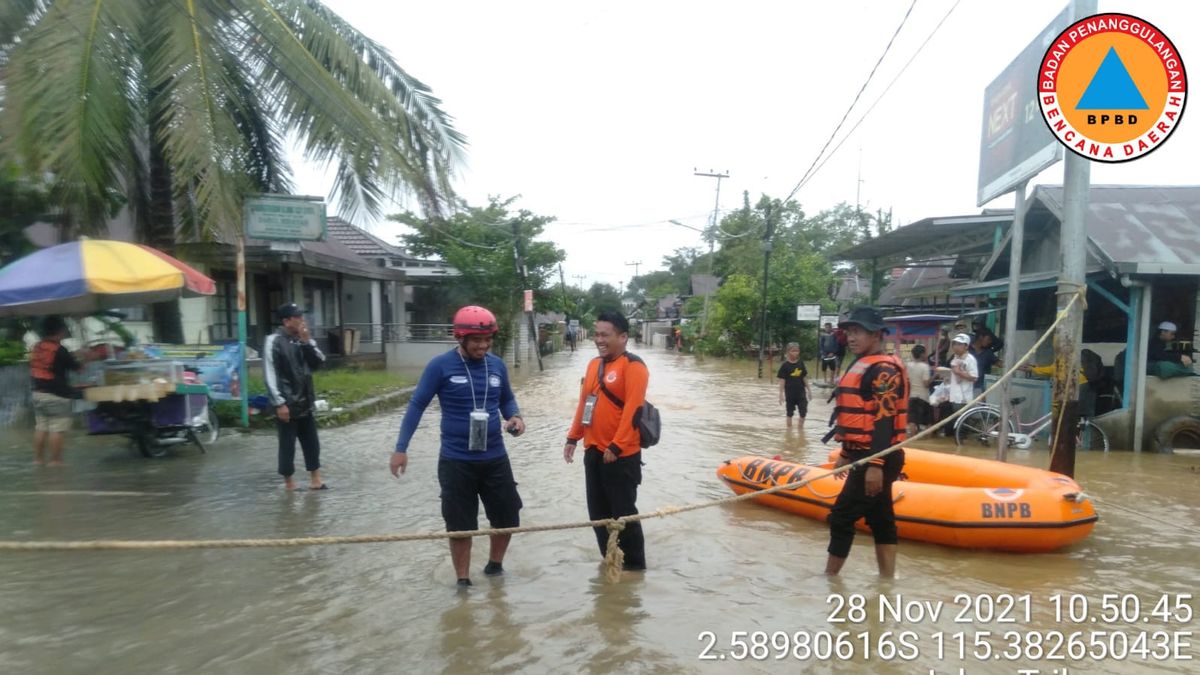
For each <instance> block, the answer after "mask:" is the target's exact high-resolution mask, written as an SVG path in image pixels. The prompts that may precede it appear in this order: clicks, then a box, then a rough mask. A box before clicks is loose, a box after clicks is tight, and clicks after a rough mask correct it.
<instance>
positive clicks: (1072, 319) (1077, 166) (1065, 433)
mask: <svg viewBox="0 0 1200 675" xmlns="http://www.w3.org/2000/svg"><path fill="white" fill-rule="evenodd" d="M1072 4H1073V5H1074V8H1073V9H1074V12H1073V16H1075V17H1083V16H1090V15H1092V14H1095V13H1096V0H1073V3H1072ZM1063 164H1064V169H1063V218H1062V229H1061V231H1060V237H1059V238H1060V239H1061V240H1062V244H1061V255H1062V257H1061V259H1060V261H1061V270H1060V271H1059V273H1058V309H1059V311H1062V309H1063V308H1064V307H1066V305H1067V303H1069V302H1070V301H1071V298H1073V297H1074V296H1075V294H1076V293H1078V292H1081V291H1085V289H1086V288H1087V286H1086V285H1085V284H1086V282H1087V279H1086V272H1085V269H1086V267H1087V227H1086V223H1085V220H1086V217H1087V204H1088V191H1089V190H1090V189H1091V179H1092V163H1091V160H1088V159H1084V158H1083V157H1080V156H1079V155H1077V154H1075V153H1074V152H1071V151H1070V150H1068V151H1067V152H1066V157H1065V159H1064V161H1063ZM1054 339H1055V343H1054V386H1053V392H1054V403H1053V405H1052V407H1051V412H1052V413H1053V415H1054V417H1053V418H1052V419H1053V422H1052V424H1051V427H1050V428H1051V429H1052V430H1053V431H1052V432H1051V433H1054V439H1053V443H1054V444H1053V446H1052V447H1051V448H1050V470H1051V471H1055V472H1058V473H1061V474H1064V475H1067V476H1071V477H1074V476H1075V431H1076V429H1078V427H1079V389H1078V384H1077V382H1078V380H1077V378H1078V377H1079V346H1080V343H1081V342H1082V341H1083V303H1082V302H1076V303H1075V304H1073V305H1071V309H1070V310H1069V312H1068V313H1067V318H1066V320H1065V321H1063V322H1062V323H1060V324H1059V325H1058V330H1057V331H1055V333H1054ZM1055 432H1057V433H1055Z"/></svg>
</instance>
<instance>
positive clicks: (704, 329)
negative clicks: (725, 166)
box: [692, 169, 729, 335]
mask: <svg viewBox="0 0 1200 675" xmlns="http://www.w3.org/2000/svg"><path fill="white" fill-rule="evenodd" d="M692 175H693V176H703V177H705V178H716V179H717V198H716V201H715V202H713V213H712V220H711V221H710V222H709V227H710V228H711V231H710V232H709V233H708V235H707V236H708V276H710V277H711V276H712V273H713V246H714V244H715V243H716V241H717V223H718V217H719V215H720V213H721V179H722V178H729V172H728V171H726V172H725V173H716V172H714V171H711V170H710V171H708V172H707V173H705V172H703V171H696V170H695V169H692ZM706 290H709V289H706ZM710 295H712V292H711V291H710V292H708V293H705V294H704V318H703V319H702V320H701V322H700V335H708V298H709V296H710Z"/></svg>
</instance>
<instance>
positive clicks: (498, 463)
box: [391, 306, 525, 587]
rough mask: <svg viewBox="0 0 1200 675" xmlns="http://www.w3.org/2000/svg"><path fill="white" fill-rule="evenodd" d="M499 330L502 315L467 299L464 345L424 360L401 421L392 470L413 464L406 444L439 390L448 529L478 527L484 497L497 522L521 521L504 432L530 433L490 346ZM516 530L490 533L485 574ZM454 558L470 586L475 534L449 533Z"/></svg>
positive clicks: (457, 327) (496, 567)
mask: <svg viewBox="0 0 1200 675" xmlns="http://www.w3.org/2000/svg"><path fill="white" fill-rule="evenodd" d="M497 330H498V327H497V324H496V317H495V315H493V314H492V313H491V312H490V311H488V310H486V309H484V308H483V307H476V306H468V307H463V308H462V309H460V310H458V312H457V313H456V314H455V315H454V337H455V339H456V340H458V347H456V348H454V350H452V351H449V352H446V353H445V354H442V355H441V356H437V357H435V358H434V359H433V360H431V361H430V362H429V364H428V365H426V366H425V372H424V373H423V374H422V375H421V381H420V382H419V383H417V389H416V391H414V392H413V396H412V399H410V400H409V402H408V410H407V411H406V412H405V414H404V420H403V422H402V423H401V425H400V437H399V438H398V439H396V451H395V452H394V453H392V460H391V470H392V475H393V476H396V477H397V478H398V477H399V476H400V474H402V473H404V470H405V469H406V468H407V466H408V445H409V442H410V441H411V440H412V437H413V433H414V432H416V430H417V425H418V424H420V422H421V415H422V414H423V413H424V412H425V408H426V407H428V406H429V404H430V403H431V402H432V401H433V397H434V396H436V397H437V399H438V402H439V403H440V404H441V406H442V440H441V454H440V456H439V458H438V481H439V482H440V483H441V486H442V517H443V518H444V519H445V521H446V531H447V532H463V531H468V530H476V529H479V502H480V501H481V500H482V501H483V509H484V512H485V513H487V517H488V522H490V523H491V526H492V527H493V528H496V529H499V528H506V527H518V526H520V524H521V518H520V511H521V506H522V504H521V496H520V494H518V493H517V483H516V480H514V479H513V473H512V466H511V464H509V461H508V452H507V451H506V450H505V449H504V436H503V431H508V432H509V433H511V434H512V435H514V436H520V435H521V434H522V433H524V432H525V422H524V421H523V420H522V419H521V415H520V409H519V408H518V407H517V399H516V396H515V395H514V394H513V391H512V386H511V384H510V383H509V379H508V368H507V367H505V365H504V361H502V360H501V359H500V358H499V357H498V356H496V355H495V354H490V353H489V352H488V350H490V349H491V347H492V339H493V338H494V337H495V335H496V331H497ZM511 538H512V535H509V534H503V535H492V536H491V551H490V555H489V557H488V564H487V566H486V567H484V568H483V573H484V574H486V575H488V576H498V575H501V574H504V566H503V562H504V553H505V551H507V550H508V542H509V539H511ZM450 561H451V562H452V563H453V564H454V572H455V574H456V575H457V576H458V585H459V586H463V587H465V586H470V585H471V578H470V572H469V570H470V567H471V539H470V538H469V537H468V538H464V539H451V540H450Z"/></svg>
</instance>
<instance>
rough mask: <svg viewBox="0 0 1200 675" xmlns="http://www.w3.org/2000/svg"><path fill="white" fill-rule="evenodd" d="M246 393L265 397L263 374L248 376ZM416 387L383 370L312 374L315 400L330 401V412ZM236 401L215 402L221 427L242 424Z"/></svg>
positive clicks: (335, 370) (339, 370) (238, 404)
mask: <svg viewBox="0 0 1200 675" xmlns="http://www.w3.org/2000/svg"><path fill="white" fill-rule="evenodd" d="M247 379H248V380H249V382H248V385H249V386H248V388H247V389H246V391H247V392H248V393H249V395H250V396H257V395H259V394H266V393H267V385H266V383H265V382H264V381H263V377H262V372H261V371H260V372H257V373H249V374H248V377H247ZM413 384H416V383H415V382H414V381H413V380H412V379H411V378H405V377H399V376H397V375H395V374H394V373H390V372H388V371H386V370H359V369H357V368H331V369H329V370H318V371H316V372H314V373H313V389H314V391H316V394H317V398H323V399H325V400H326V401H329V407H330V408H344V407H347V406H351V405H354V404H356V403H361V402H362V401H365V400H367V399H369V398H373V397H376V396H382V395H384V394H387V393H389V392H393V391H396V390H397V389H403V388H404V387H407V386H410V385H413ZM240 405H241V404H240V403H239V402H238V401H217V402H216V403H215V405H214V409H215V410H216V411H217V416H218V418H219V419H220V420H221V425H222V426H228V427H233V426H237V425H238V424H239V423H240V422H241V407H240Z"/></svg>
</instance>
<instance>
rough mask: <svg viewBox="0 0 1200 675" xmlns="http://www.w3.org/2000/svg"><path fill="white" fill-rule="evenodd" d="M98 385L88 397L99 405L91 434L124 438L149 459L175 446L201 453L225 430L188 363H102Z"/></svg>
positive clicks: (89, 429) (89, 417) (91, 412)
mask: <svg viewBox="0 0 1200 675" xmlns="http://www.w3.org/2000/svg"><path fill="white" fill-rule="evenodd" d="M92 371H93V372H94V373H95V374H94V375H93V377H94V378H96V380H97V381H96V384H95V385H94V386H90V387H88V388H86V389H85V390H84V392H83V397H84V400H86V401H89V402H91V403H94V404H95V408H93V409H92V410H89V411H88V412H87V432H88V434H91V435H97V434H125V435H127V436H129V438H130V440H131V441H132V443H133V446H134V448H135V449H137V451H138V452H140V453H141V454H142V455H143V456H145V457H160V456H162V455H164V454H166V452H167V449H168V448H169V447H171V446H173V445H179V444H182V443H189V442H190V443H193V444H195V445H196V447H198V448H199V449H200V452H202V453H203V452H207V449H206V447H205V446H206V444H212V443H214V442H216V440H217V438H218V437H219V435H220V431H221V426H220V422H218V420H217V414H216V411H215V410H213V407H212V405H211V402H212V399H211V397H210V396H209V390H208V386H207V385H205V384H203V383H200V382H198V381H197V380H196V378H195V374H194V373H193V372H192V371H189V370H186V369H185V366H184V364H183V363H180V362H178V361H171V360H165V359H144V360H143V359H133V360H128V361H115V360H114V361H103V362H100V363H99V364H97V367H95V368H93V369H92Z"/></svg>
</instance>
